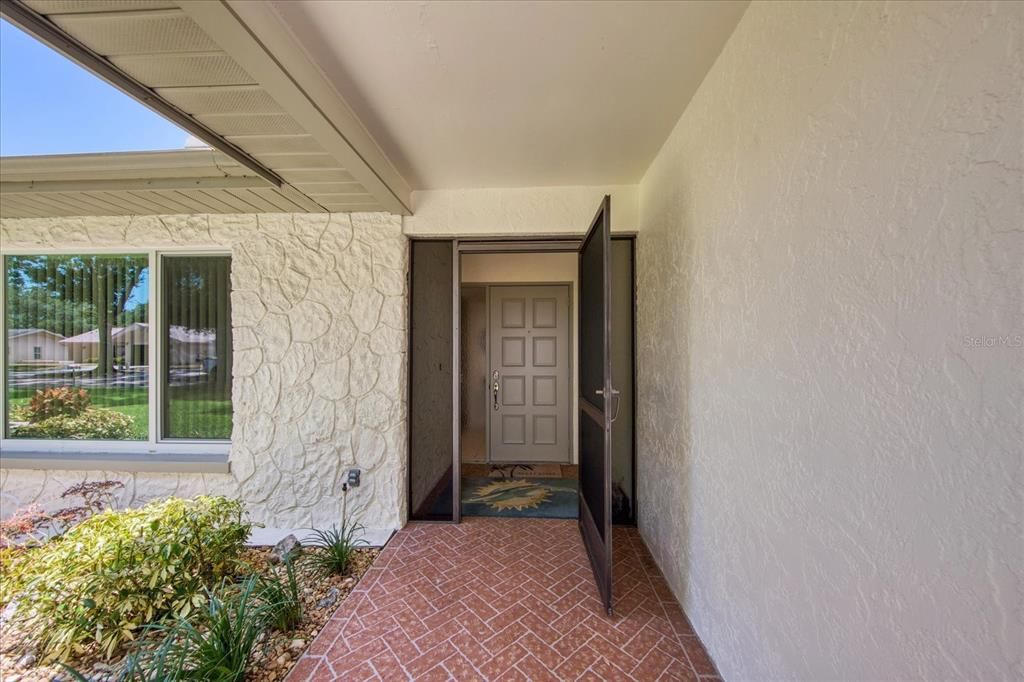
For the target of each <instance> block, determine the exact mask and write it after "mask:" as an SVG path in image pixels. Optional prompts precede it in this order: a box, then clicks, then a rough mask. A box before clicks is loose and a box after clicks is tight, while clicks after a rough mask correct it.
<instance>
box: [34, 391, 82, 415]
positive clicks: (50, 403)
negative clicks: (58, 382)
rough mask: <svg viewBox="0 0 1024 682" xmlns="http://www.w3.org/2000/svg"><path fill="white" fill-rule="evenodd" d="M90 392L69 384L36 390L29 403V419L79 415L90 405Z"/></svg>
mask: <svg viewBox="0 0 1024 682" xmlns="http://www.w3.org/2000/svg"><path fill="white" fill-rule="evenodd" d="M89 402H90V401H89V392H88V391H86V390H85V389H84V388H79V389H74V388H69V387H67V386H61V387H59V388H48V389H46V390H45V391H43V390H39V391H36V393H35V395H33V396H32V399H31V400H29V403H28V419H29V421H31V422H41V421H45V420H47V419H51V418H53V417H77V416H78V415H80V414H82V413H83V412H85V410H86V409H87V408H88V407H89Z"/></svg>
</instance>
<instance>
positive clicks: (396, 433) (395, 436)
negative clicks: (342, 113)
mask: <svg viewBox="0 0 1024 682" xmlns="http://www.w3.org/2000/svg"><path fill="white" fill-rule="evenodd" d="M0 230H2V238H3V247H4V248H5V249H36V248H38V249H40V250H45V249H48V248H69V247H72V248H81V249H82V250H83V251H85V250H88V249H89V248H90V247H94V248H97V247H105V248H110V247H123V248H125V249H130V248H139V249H144V248H158V249H169V250H170V249H175V248H178V249H180V248H183V247H184V248H203V247H207V248H208V247H218V248H225V249H229V250H230V252H231V255H232V268H231V282H232V289H233V291H232V294H231V302H232V328H233V331H234V381H233V402H234V410H235V421H234V433H233V435H232V444H231V454H230V462H231V473H230V474H228V475H210V474H206V475H204V474H149V473H124V472H66V471H64V472H62V471H23V470H3V471H0V491H2V493H3V499H4V507H5V510H4V511H5V513H6V512H8V511H9V510H8V506H10V505H15V504H27V503H30V502H38V503H41V504H44V505H47V506H51V505H53V504H57V503H58V502H57V501H56V498H57V496H59V494H60V493H61V492H62V491H63V490H64V489H65V488H67V487H68V486H69V485H70V484H71V483H73V482H77V481H81V480H83V479H85V478H87V477H88V478H89V479H95V478H97V477H101V476H102V477H103V478H116V479H119V480H122V481H125V482H126V483H127V489H126V490H125V493H124V495H123V498H122V500H121V501H122V502H123V503H125V504H130V503H137V502H139V501H142V500H144V499H147V498H151V497H156V496H162V495H169V494H178V495H194V494H198V493H201V492H217V493H223V494H227V495H231V496H237V497H241V498H242V499H243V500H244V501H245V502H246V504H247V507H248V509H249V511H250V513H251V515H252V518H253V519H254V520H256V521H258V522H261V523H263V524H266V525H267V526H270V527H278V528H294V527H308V526H314V525H315V526H325V525H329V524H331V523H332V522H335V521H336V520H337V519H338V518H339V516H340V513H341V502H340V499H341V497H340V496H341V484H342V477H343V472H344V471H345V470H347V469H348V468H350V467H359V468H361V469H362V470H363V476H362V485H361V486H360V487H358V488H353V489H352V492H351V493H350V494H349V496H348V509H349V512H350V515H351V516H352V517H353V518H355V519H356V520H358V521H359V522H360V523H362V524H364V525H365V526H367V527H368V528H397V527H400V526H401V525H402V523H404V519H405V518H406V511H405V510H406V492H405V490H406V400H405V395H406V391H405V382H406V378H405V371H406V359H405V354H406V317H407V312H406V310H407V298H406V271H407V258H408V256H407V242H406V238H405V237H404V236H403V235H402V227H401V218H400V217H397V216H391V215H387V214H378V213H368V214H351V215H349V214H331V215H327V214H319V215H317V214H314V215H302V214H295V215H292V214H262V215H259V216H256V215H187V216H139V217H134V218H120V217H115V218H102V217H88V218H54V219H33V220H4V221H2V222H0Z"/></svg>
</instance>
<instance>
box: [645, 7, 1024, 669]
mask: <svg viewBox="0 0 1024 682" xmlns="http://www.w3.org/2000/svg"><path fill="white" fill-rule="evenodd" d="M1022 15H1024V4H1020V3H1009V2H1007V3H983V2H966V3H925V2H908V3H838V2H836V3H832V2H819V3H804V2H801V3H775V2H772V3H753V4H752V5H751V6H750V8H749V10H748V11H747V13H746V14H745V16H744V18H743V19H742V20H741V22H740V24H739V26H738V27H737V29H736V32H735V33H734V35H733V36H732V38H731V39H730V41H729V42H728V44H727V45H726V47H725V48H724V50H723V52H722V54H721V56H720V57H719V59H718V61H717V62H716V64H715V66H714V67H713V68H712V70H711V71H710V72H709V74H708V76H707V78H706V79H705V81H704V83H703V85H702V86H701V88H700V89H699V91H698V92H697V94H696V96H695V97H694V98H693V100H692V102H691V103H690V105H689V107H688V109H687V110H686V112H685V113H684V114H683V116H682V117H681V119H680V120H679V123H678V125H677V126H676V128H675V130H674V132H673V133H672V135H671V136H670V137H669V139H668V140H667V142H666V144H665V146H664V147H663V148H662V150H661V152H660V153H659V155H658V156H657V157H656V159H655V161H654V163H653V164H652V166H651V168H650V169H649V170H648V172H647V174H646V175H645V177H644V180H643V182H642V184H641V188H640V215H641V221H640V236H639V240H638V242H639V244H638V247H639V267H638V275H639V292H638V294H639V312H638V315H639V339H638V354H639V358H638V360H639V410H638V416H639V424H638V428H639V457H638V475H639V493H638V499H639V502H640V505H641V508H640V524H641V531H642V533H643V535H644V537H645V538H646V540H647V542H648V544H649V545H650V547H651V549H652V551H653V553H654V555H655V557H656V559H657V561H658V563H659V564H660V566H661V568H662V569H663V570H664V572H665V574H666V576H667V578H668V580H669V581H670V583H671V585H672V588H673V590H674V591H675V593H676V595H677V596H678V597H679V598H680V600H681V601H682V603H683V605H684V606H685V609H686V611H687V613H688V614H689V615H690V616H691V618H692V620H693V622H694V626H695V627H696V629H697V631H698V633H699V634H700V636H701V638H702V639H703V640H704V642H705V643H706V644H707V647H708V650H709V651H710V653H711V654H712V656H713V657H714V659H715V661H716V662H717V664H718V666H719V668H720V670H721V672H722V673H723V675H724V677H725V678H726V679H730V680H766V679H804V680H824V679H859V680H868V679H870V680H880V679H930V680H940V679H974V680H997V679H1018V680H1019V679H1021V678H1022V677H1024V670H1022V669H1021V663H1020V660H1021V659H1020V657H1021V643H1022V639H1024V634H1022V633H1024V630H1022V622H1021V618H1022V615H1021V613H1022V611H1021V604H1022V592H1021V590H1022V582H1021V580H1022V575H1021V572H1022V570H1024V551H1022V544H1024V539H1022V527H1021V518H1022V499H1021V489H1022V482H1024V481H1022V474H1021V457H1022V447H1024V446H1022V444H1024V433H1022V423H1021V418H1022V417H1021V415H1022V410H1021V405H1022V404H1024V393H1022V386H1021V378H1022V368H1024V348H1022V347H1021V345H1020V344H1021V338H1022V337H1021V335H1024V320H1022V284H1024V282H1022V273H1024V266H1022V263H1024V247H1022V240H1024V233H1022V231H1021V229H1022V224H1024V208H1022V194H1024V193H1022V186H1024V185H1022V183H1024V176H1022V168H1024V162H1022V140H1024V130H1022V120H1024V111H1022V79H1024V62H1022V58H1021V49H1022V45H1021V39H1022V35H1024V26H1022ZM998 337H1003V340H1006V341H1008V342H1009V343H1010V345H1011V346H1012V345H1013V344H1017V345H1016V347H1010V346H1007V345H1001V344H1000V342H999V341H998V340H991V341H984V340H982V341H974V340H973V339H978V338H989V339H998Z"/></svg>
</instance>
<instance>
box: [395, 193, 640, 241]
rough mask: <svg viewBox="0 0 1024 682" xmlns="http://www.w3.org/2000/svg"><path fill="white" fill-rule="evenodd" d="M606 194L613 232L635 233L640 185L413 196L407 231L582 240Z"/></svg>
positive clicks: (419, 194) (444, 234) (417, 194)
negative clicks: (578, 237) (557, 236)
mask: <svg viewBox="0 0 1024 682" xmlns="http://www.w3.org/2000/svg"><path fill="white" fill-rule="evenodd" d="M606 194H609V195H611V197H612V229H613V230H616V231H633V230H636V227H637V187H636V185H613V186H607V187H590V186H579V187H513V188H483V189H462V190H427V191H421V192H413V193H412V204H413V215H411V216H409V217H407V218H406V219H405V223H404V229H405V233H406V234H408V235H410V236H420V237H447V236H463V237H464V236H469V235H496V234H498V235H552V234H582V233H584V232H586V230H587V228H588V227H590V221H591V220H593V218H594V214H595V213H597V209H598V207H599V206H600V205H601V199H602V198H604V195H606Z"/></svg>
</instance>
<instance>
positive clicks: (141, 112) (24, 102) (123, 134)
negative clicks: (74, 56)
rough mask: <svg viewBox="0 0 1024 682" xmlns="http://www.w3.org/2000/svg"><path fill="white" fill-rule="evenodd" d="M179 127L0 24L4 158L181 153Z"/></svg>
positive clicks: (0, 126)
mask: <svg viewBox="0 0 1024 682" xmlns="http://www.w3.org/2000/svg"><path fill="white" fill-rule="evenodd" d="M187 137H188V133H186V132H185V131H184V130H182V129H181V128H178V127H177V126H175V125H174V124H173V123H171V122H170V121H167V120H166V119H164V118H163V117H161V116H160V115H158V114H155V113H153V112H152V111H150V110H149V109H147V108H146V107H144V106H142V105H141V104H139V103H138V102H136V101H135V100H133V99H132V98H130V97H128V96H127V95H125V94H123V93H122V92H121V91H120V90H117V89H115V88H114V87H113V86H110V85H108V84H107V83H106V82H104V81H102V80H100V79H99V78H97V77H96V76H94V75H92V74H91V73H89V72H88V71H86V70H85V69H83V68H81V67H80V66H78V65H77V64H75V63H74V62H72V61H70V60H68V59H66V58H64V57H63V56H61V55H59V54H57V53H56V52H54V51H53V50H51V49H50V48H49V47H47V46H46V45H43V44H42V43H40V42H39V41H37V40H36V39H35V38H32V37H31V36H29V35H27V34H25V33H23V32H22V31H21V30H20V29H18V28H15V27H14V26H12V25H11V24H9V23H7V22H6V21H3V20H0V155H2V156H22V155H34V154H76V153H84V152H119V151H140V150H153V149H181V148H182V147H184V146H185V139H186V138H187Z"/></svg>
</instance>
